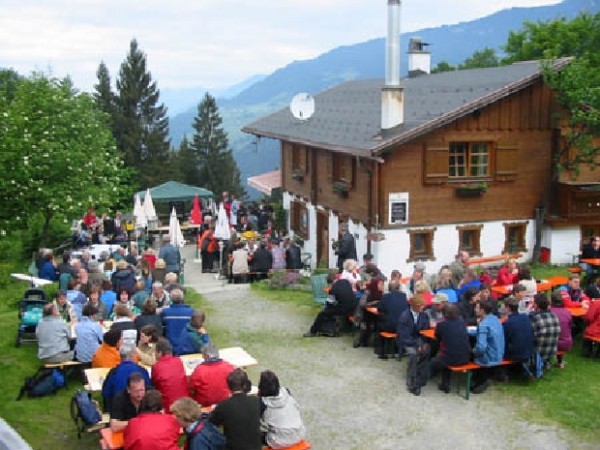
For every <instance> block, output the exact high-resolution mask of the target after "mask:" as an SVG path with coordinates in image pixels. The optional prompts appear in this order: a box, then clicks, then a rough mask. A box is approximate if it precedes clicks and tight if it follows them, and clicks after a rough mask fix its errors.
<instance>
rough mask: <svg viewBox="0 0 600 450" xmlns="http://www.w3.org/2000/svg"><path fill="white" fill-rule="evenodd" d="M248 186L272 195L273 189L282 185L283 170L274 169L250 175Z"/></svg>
mask: <svg viewBox="0 0 600 450" xmlns="http://www.w3.org/2000/svg"><path fill="white" fill-rule="evenodd" d="M248 186H250V187H253V188H254V189H256V190H257V191H259V192H262V193H263V194H266V195H271V193H272V191H273V189H277V188H279V187H281V170H273V171H272V172H265V173H261V174H260V175H255V176H253V177H248Z"/></svg>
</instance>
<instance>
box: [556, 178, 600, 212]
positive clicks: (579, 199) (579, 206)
mask: <svg viewBox="0 0 600 450" xmlns="http://www.w3.org/2000/svg"><path fill="white" fill-rule="evenodd" d="M557 206H558V209H557V212H558V215H559V216H561V217H563V218H565V219H567V220H577V219H588V218H589V219H591V218H598V217H600V184H586V185H581V184H565V183H560V184H559V185H558V205H557Z"/></svg>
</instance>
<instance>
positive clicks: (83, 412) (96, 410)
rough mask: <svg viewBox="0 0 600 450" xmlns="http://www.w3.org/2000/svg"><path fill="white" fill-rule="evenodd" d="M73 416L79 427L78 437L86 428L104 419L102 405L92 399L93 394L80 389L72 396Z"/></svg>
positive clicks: (71, 407)
mask: <svg viewBox="0 0 600 450" xmlns="http://www.w3.org/2000/svg"><path fill="white" fill-rule="evenodd" d="M70 409H71V418H72V419H73V422H75V426H76V427H77V437H78V438H79V439H81V433H82V431H84V430H85V429H86V428H89V427H92V426H94V425H96V424H97V423H98V422H101V421H102V413H101V412H100V405H99V404H98V402H97V401H95V400H94V399H92V394H90V393H89V392H86V391H84V390H81V389H78V390H77V391H76V392H75V394H73V397H71V406H70Z"/></svg>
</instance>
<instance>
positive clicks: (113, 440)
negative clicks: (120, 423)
mask: <svg viewBox="0 0 600 450" xmlns="http://www.w3.org/2000/svg"><path fill="white" fill-rule="evenodd" d="M100 436H102V439H104V440H105V441H106V443H107V444H108V448H109V449H111V450H117V449H121V448H123V445H124V444H125V433H124V432H123V431H117V432H116V433H113V432H112V431H110V428H102V429H101V430H100Z"/></svg>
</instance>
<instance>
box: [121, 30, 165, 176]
mask: <svg viewBox="0 0 600 450" xmlns="http://www.w3.org/2000/svg"><path fill="white" fill-rule="evenodd" d="M117 92H118V94H117V97H116V113H115V117H116V121H115V138H116V140H117V145H118V147H119V148H120V149H121V150H122V151H123V153H124V156H125V164H126V165H127V166H128V167H134V168H136V169H137V171H138V181H139V184H140V187H141V188H146V187H150V186H153V185H156V184H158V183H161V182H163V181H166V180H167V178H168V171H165V170H163V169H164V166H165V164H167V163H168V161H169V149H170V143H169V138H168V134H169V118H168V117H167V110H166V108H165V106H164V105H163V104H162V103H159V97H160V91H159V90H158V88H157V86H156V82H153V81H152V75H151V73H150V72H148V71H147V69H146V55H145V54H144V53H143V52H142V51H141V50H139V48H138V44H137V41H136V40H135V39H133V40H132V41H131V43H130V47H129V54H128V55H127V58H126V60H125V61H124V62H123V63H122V64H121V68H120V71H119V77H118V78H117Z"/></svg>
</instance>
